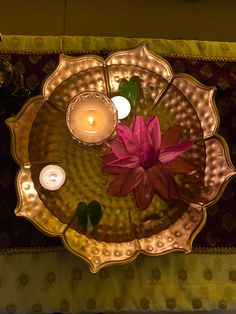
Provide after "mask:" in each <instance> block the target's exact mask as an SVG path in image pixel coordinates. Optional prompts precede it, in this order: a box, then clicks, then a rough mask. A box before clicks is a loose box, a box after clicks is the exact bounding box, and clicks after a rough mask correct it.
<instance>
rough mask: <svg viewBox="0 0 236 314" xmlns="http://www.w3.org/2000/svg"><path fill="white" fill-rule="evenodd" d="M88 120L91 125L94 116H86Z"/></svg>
mask: <svg viewBox="0 0 236 314" xmlns="http://www.w3.org/2000/svg"><path fill="white" fill-rule="evenodd" d="M88 122H89V124H91V125H93V124H94V117H93V116H89V117H88Z"/></svg>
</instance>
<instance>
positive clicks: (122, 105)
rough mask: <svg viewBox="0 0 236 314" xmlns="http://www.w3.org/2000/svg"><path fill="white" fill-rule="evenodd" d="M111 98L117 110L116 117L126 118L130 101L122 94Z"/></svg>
mask: <svg viewBox="0 0 236 314" xmlns="http://www.w3.org/2000/svg"><path fill="white" fill-rule="evenodd" d="M111 100H112V102H113V104H114V105H115V107H116V110H117V112H118V119H119V120H121V119H124V118H126V117H127V116H128V115H129V113H130V110H131V106H130V102H129V101H128V99H127V98H125V97H123V96H114V97H112V98H111Z"/></svg>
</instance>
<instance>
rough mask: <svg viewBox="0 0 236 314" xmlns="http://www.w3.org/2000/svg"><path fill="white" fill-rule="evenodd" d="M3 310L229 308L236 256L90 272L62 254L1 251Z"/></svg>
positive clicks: (144, 262)
mask: <svg viewBox="0 0 236 314" xmlns="http://www.w3.org/2000/svg"><path fill="white" fill-rule="evenodd" d="M0 269H1V271H0V279H1V281H0V282H1V285H0V300H1V301H0V311H1V313H40V312H43V313H46V312H47V313H52V312H63V313H67V312H69V313H71V312H72V313H78V312H80V311H85V312H103V311H158V312H159V311H161V312H162V311H163V312H164V311H178V312H181V313H182V312H184V311H191V312H192V311H213V310H222V311H223V310H227V311H231V310H234V309H235V306H236V255H234V254H228V255H206V254H203V255H200V254H191V255H184V254H177V253H175V254H170V255H165V256H161V257H156V258H153V257H147V256H140V257H139V258H138V259H137V260H136V261H134V262H133V263H131V264H128V265H124V266H113V267H109V268H105V269H102V270H101V271H100V272H99V273H97V274H92V273H90V272H89V270H88V268H87V266H86V265H85V264H84V263H82V262H81V261H80V260H79V259H78V258H76V257H74V256H73V255H70V254H69V253H67V252H65V251H63V250H59V251H58V252H47V253H43V252H41V253H33V252H31V253H27V254H23V253H22V254H4V255H0Z"/></svg>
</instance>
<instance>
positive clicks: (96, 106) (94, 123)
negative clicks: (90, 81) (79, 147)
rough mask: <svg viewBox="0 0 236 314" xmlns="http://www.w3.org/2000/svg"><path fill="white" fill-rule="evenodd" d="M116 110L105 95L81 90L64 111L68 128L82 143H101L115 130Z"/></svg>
mask: <svg viewBox="0 0 236 314" xmlns="http://www.w3.org/2000/svg"><path fill="white" fill-rule="evenodd" d="M117 118H118V117H117V110H116V108H115V106H114V104H113V102H112V101H111V99H110V98H108V97H107V96H105V95H103V94H101V93H98V92H83V93H81V94H78V95H77V96H76V97H74V98H73V99H72V100H71V102H70V104H69V105H68V108H67V111H66V123H67V126H68V129H69V130H70V132H71V133H72V135H73V138H74V139H77V140H78V141H80V142H81V143H83V144H89V145H90V144H101V143H102V142H103V141H105V140H106V139H107V138H109V137H110V136H111V135H112V134H113V132H114V131H115V128H116V125H117V120H118V119H117Z"/></svg>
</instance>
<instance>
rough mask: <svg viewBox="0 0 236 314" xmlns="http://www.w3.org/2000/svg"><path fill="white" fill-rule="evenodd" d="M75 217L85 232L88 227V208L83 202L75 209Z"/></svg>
mask: <svg viewBox="0 0 236 314" xmlns="http://www.w3.org/2000/svg"><path fill="white" fill-rule="evenodd" d="M76 216H77V218H78V220H79V223H80V225H81V227H82V228H83V229H84V231H85V232H87V226H88V206H87V204H86V203H84V202H80V203H79V204H78V205H77V207H76Z"/></svg>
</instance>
